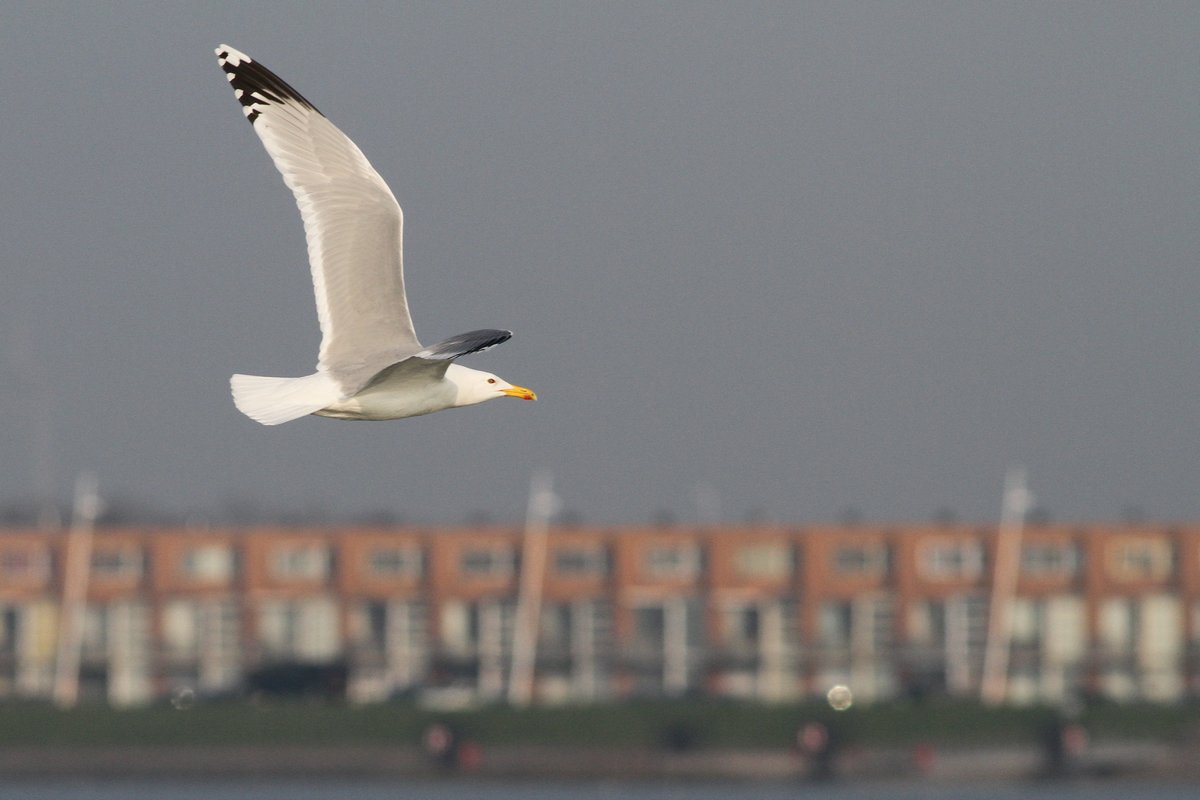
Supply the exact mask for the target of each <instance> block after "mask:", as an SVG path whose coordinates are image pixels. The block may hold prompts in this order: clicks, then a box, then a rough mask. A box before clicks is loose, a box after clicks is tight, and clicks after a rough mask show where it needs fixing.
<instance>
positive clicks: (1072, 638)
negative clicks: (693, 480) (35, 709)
mask: <svg viewBox="0 0 1200 800" xmlns="http://www.w3.org/2000/svg"><path fill="white" fill-rule="evenodd" d="M997 539H998V534H997V529H996V526H995V525H977V524H963V523H946V524H942V523H922V524H896V525H874V524H872V525H867V524H852V525H809V526H778V525H770V526H768V525H744V526H733V525H728V526H704V527H696V526H623V527H588V526H571V527H557V528H552V529H551V530H550V532H549V536H548V540H547V550H546V558H545V569H544V572H543V575H542V587H543V591H542V593H541V602H540V604H539V605H540V632H539V634H538V636H537V647H536V651H535V655H536V660H535V665H536V666H535V669H534V676H535V684H534V697H535V698H536V699H537V700H538V701H540V702H564V701H573V702H588V701H595V700H604V699H609V698H615V697H628V696H633V695H651V696H652V695H679V694H686V693H705V694H716V695H722V696H734V697H744V698H754V699H758V700H763V701H778V700H786V699H791V698H797V697H803V696H807V695H812V694H818V693H824V692H825V691H826V690H827V689H828V688H829V687H830V686H832V685H835V684H846V685H848V686H850V687H851V689H852V690H853V691H854V693H855V698H856V700H858V701H870V700H872V699H883V698H888V697H893V696H897V695H901V694H905V693H920V692H934V693H943V692H944V693H950V694H958V695H967V696H977V695H978V693H979V691H980V682H981V677H982V670H983V662H984V647H985V639H986V637H987V631H988V617H989V613H990V609H991V607H992V606H993V600H994V597H996V595H994V594H993V588H994V587H993V575H992V567H993V564H994V560H995V559H994V554H995V548H996V542H997ZM67 542H68V536H67V534H66V532H62V531H35V530H9V531H4V532H0V697H37V696H49V694H50V693H51V690H52V686H53V683H54V673H55V665H56V659H57V657H58V653H59V651H60V647H61V644H60V642H59V631H58V628H59V622H60V619H61V617H62V614H61V609H62V602H63V588H64V587H63V585H62V584H63V576H64V573H65V571H66V570H65V568H64V565H65V564H66V563H67V552H66V550H67ZM522 546H523V538H522V532H521V530H520V528H519V527H503V526H489V527H475V528H418V527H397V528H390V527H388V528H385V527H372V528H367V527H329V528H311V529H310V528H278V527H257V528H250V529H192V528H111V529H109V528H102V529H99V530H97V531H96V532H95V535H94V536H93V537H92V545H91V551H90V574H89V578H88V581H87V591H86V611H85V613H84V615H83V625H82V637H81V638H82V650H81V658H80V671H79V675H80V688H81V692H82V696H83V697H84V698H85V699H107V700H108V701H110V702H113V703H115V704H133V703H141V702H147V701H150V700H153V699H156V698H159V697H163V696H166V695H168V694H170V693H171V692H173V691H176V690H179V689H182V688H187V689H190V690H192V691H195V692H197V693H198V694H200V695H202V696H203V695H205V694H219V693H225V692H234V691H238V690H240V688H241V687H242V686H243V684H244V679H245V676H246V675H247V674H248V673H249V672H250V671H252V670H255V669H258V668H261V667H264V666H268V665H272V664H295V663H307V664H328V663H337V664H339V665H343V666H344V667H345V669H346V674H347V678H348V685H347V690H348V692H349V694H350V696H351V697H352V698H353V699H357V700H364V701H365V700H373V699H382V698H386V697H389V696H393V695H395V694H397V693H407V692H411V693H416V694H419V695H420V696H422V697H423V698H425V699H427V700H430V701H437V700H439V699H440V700H442V701H448V700H453V699H455V698H457V699H458V700H489V699H500V698H503V697H504V696H505V693H506V690H507V686H508V681H509V673H510V669H511V664H512V657H513V653H512V643H513V639H514V636H513V633H514V625H515V619H516V616H517V605H518V587H519V583H520V581H519V577H520V575H519V572H520V564H521V561H522ZM1019 558H1020V560H1019V565H1020V566H1019V576H1018V578H1017V581H1016V586H1015V592H1013V593H1012V594H1011V595H1003V596H1001V600H1000V602H1003V603H1004V607H1005V608H1006V609H1007V611H1008V614H1007V625H1006V626H1005V628H1006V630H1007V634H1008V636H1007V637H1006V638H1007V640H1008V641H1009V643H1010V646H1009V648H1008V649H1007V654H1008V658H1007V659H1006V661H1005V668H1006V669H1005V673H1006V681H1005V687H1004V689H1005V694H1004V696H1005V697H1006V699H1007V700H1009V701H1010V702H1032V701H1044V702H1051V703H1055V702H1064V701H1066V700H1068V699H1070V698H1072V697H1074V696H1077V695H1078V694H1079V693H1082V692H1087V693H1094V694H1099V695H1104V696H1108V697H1112V698H1114V699H1121V700H1128V699H1149V700H1156V701H1173V700H1177V699H1180V698H1182V697H1184V696H1188V695H1194V694H1200V525H1197V524H1178V525H1167V524H1149V523H1136V524H1116V523H1113V524H1109V523H1095V524H1093V523H1088V524H1072V523H1056V524H1040V525H1030V526H1027V527H1026V528H1025V530H1024V534H1023V536H1022V538H1021V542H1020V557H1019Z"/></svg>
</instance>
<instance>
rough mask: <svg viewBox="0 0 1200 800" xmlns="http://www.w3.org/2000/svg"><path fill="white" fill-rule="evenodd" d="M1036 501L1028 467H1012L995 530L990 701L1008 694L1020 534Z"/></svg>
mask: <svg viewBox="0 0 1200 800" xmlns="http://www.w3.org/2000/svg"><path fill="white" fill-rule="evenodd" d="M1032 504H1033V495H1031V494H1030V493H1029V489H1028V488H1027V487H1026V480H1025V470H1024V468H1022V467H1010V468H1009V470H1008V472H1007V473H1006V474H1005V476H1004V503H1003V507H1002V508H1001V512H1000V528H999V530H997V532H996V559H995V565H994V567H993V569H992V598H991V603H990V606H991V609H990V613H989V614H988V630H987V644H986V646H985V649H984V651H983V679H982V680H981V681H980V683H979V689H980V692H979V694H980V699H982V700H983V702H985V703H988V704H991V705H999V704H1000V703H1003V702H1004V698H1005V695H1007V694H1008V656H1009V649H1010V646H1011V639H1012V619H1011V617H1010V615H1009V606H1010V605H1012V599H1013V597H1014V596H1016V593H1017V579H1018V577H1020V573H1021V536H1022V533H1023V532H1024V527H1025V516H1026V515H1027V514H1028V513H1029V508H1030V506H1031V505H1032Z"/></svg>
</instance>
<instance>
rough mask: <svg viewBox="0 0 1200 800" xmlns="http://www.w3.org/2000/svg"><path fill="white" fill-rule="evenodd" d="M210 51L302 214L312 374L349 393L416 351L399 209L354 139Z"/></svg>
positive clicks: (287, 89)
mask: <svg viewBox="0 0 1200 800" xmlns="http://www.w3.org/2000/svg"><path fill="white" fill-rule="evenodd" d="M216 53H217V59H218V61H219V62H220V65H221V68H222V69H223V70H224V71H225V74H226V75H227V77H228V78H229V82H230V85H231V86H232V87H233V90H234V92H235V94H236V95H237V98H238V100H239V101H240V102H241V104H242V111H243V113H245V115H246V118H247V119H248V120H249V121H250V123H251V125H252V126H253V127H254V132H255V133H257V134H258V136H259V138H260V139H261V140H262V142H263V145H264V146H265V147H266V149H267V153H269V154H270V156H271V158H272V160H273V161H274V162H275V166H276V168H277V169H278V170H279V172H280V173H281V174H282V175H283V180H284V182H285V183H286V184H287V186H288V188H289V189H291V190H292V193H293V194H294V195H295V198H296V205H297V206H298V207H299V208H300V215H301V218H302V219H303V221H304V232H305V236H306V237H307V240H308V259H309V263H310V265H311V268H312V280H313V288H314V291H315V294H316V301H317V316H318V319H319V320H320V324H321V333H322V338H321V350H320V355H319V357H318V361H317V369H318V371H322V372H326V373H328V374H329V375H330V376H331V377H332V378H333V379H334V380H335V381H337V383H338V385H339V386H340V387H341V388H342V391H343V392H344V393H345V395H346V396H349V395H352V394H354V393H355V392H357V391H358V390H359V389H361V388H362V387H363V386H365V385H366V384H367V382H368V381H370V379H371V377H372V376H374V375H375V374H376V373H378V372H379V371H380V370H382V369H383V368H385V367H387V366H389V365H390V364H394V363H396V362H397V361H399V360H401V359H403V358H407V357H408V356H410V355H413V354H414V353H417V352H418V351H420V350H421V349H422V347H421V344H420V342H419V341H418V340H417V337H416V333H415V332H414V331H413V325H412V319H411V317H410V316H409V312H408V303H407V301H406V299H405V294H404V271H403V258H402V249H401V247H402V236H403V229H404V217H403V213H402V212H401V210H400V205H399V203H397V202H396V198H395V197H394V196H393V195H392V192H391V190H390V189H389V188H388V186H387V184H386V183H384V181H383V178H381V177H380V176H379V173H377V172H376V171H375V169H374V168H373V167H372V166H371V164H370V162H368V161H367V159H366V157H365V156H364V155H363V154H362V151H360V150H359V149H358V147H357V146H356V145H355V144H354V142H352V141H350V139H349V138H348V137H347V136H346V135H345V134H344V133H342V132H341V131H340V130H338V128H337V127H336V126H335V125H334V124H333V123H331V122H330V121H329V120H328V119H326V118H325V116H324V115H322V114H321V112H320V111H318V110H317V109H316V107H315V106H313V104H312V103H310V102H309V101H308V100H306V99H304V97H303V96H302V95H300V93H299V92H297V91H296V90H295V89H293V88H292V87H291V86H289V85H288V84H287V83H285V82H284V81H283V80H281V79H280V78H279V77H278V76H276V75H275V74H274V73H272V72H271V71H270V70H268V69H266V68H265V67H263V66H262V65H261V64H258V63H257V62H255V61H253V60H252V59H251V58H250V57H249V56H247V55H245V54H244V53H240V52H238V51H237V50H235V49H233V48H231V47H228V46H227V45H221V47H219V48H217V51H216Z"/></svg>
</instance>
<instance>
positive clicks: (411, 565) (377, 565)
mask: <svg viewBox="0 0 1200 800" xmlns="http://www.w3.org/2000/svg"><path fill="white" fill-rule="evenodd" d="M367 569H368V570H369V571H370V573H371V574H372V575H374V576H375V577H378V578H419V577H420V576H421V570H422V558H421V551H420V550H419V549H418V548H416V547H377V548H375V549H374V550H372V551H371V553H370V555H368V556H367Z"/></svg>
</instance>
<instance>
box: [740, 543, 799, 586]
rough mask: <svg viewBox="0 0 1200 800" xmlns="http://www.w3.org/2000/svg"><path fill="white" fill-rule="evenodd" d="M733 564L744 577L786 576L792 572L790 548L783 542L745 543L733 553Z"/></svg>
mask: <svg viewBox="0 0 1200 800" xmlns="http://www.w3.org/2000/svg"><path fill="white" fill-rule="evenodd" d="M733 565H734V568H735V569H736V570H737V573H738V574H739V575H741V576H742V577H744V578H786V577H787V576H788V575H791V574H792V559H791V549H790V548H789V547H788V546H787V545H786V544H784V543H783V542H770V543H763V544H751V545H746V546H744V547H741V548H739V549H738V551H737V552H736V553H735V554H734V556H733Z"/></svg>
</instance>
